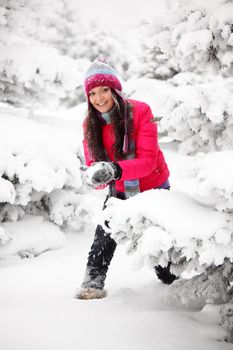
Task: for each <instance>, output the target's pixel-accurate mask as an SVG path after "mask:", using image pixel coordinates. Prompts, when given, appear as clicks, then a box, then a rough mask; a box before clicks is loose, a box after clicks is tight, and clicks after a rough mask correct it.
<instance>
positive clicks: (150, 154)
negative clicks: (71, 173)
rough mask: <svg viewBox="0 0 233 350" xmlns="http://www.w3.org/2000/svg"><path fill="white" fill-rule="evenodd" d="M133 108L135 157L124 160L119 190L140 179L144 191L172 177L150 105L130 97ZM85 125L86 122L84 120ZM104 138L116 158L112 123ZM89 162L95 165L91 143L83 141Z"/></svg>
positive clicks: (107, 147)
mask: <svg viewBox="0 0 233 350" xmlns="http://www.w3.org/2000/svg"><path fill="white" fill-rule="evenodd" d="M128 101H129V102H130V103H131V105H132V111H133V126H134V128H133V135H132V137H133V139H134V140H135V158H134V159H127V160H120V161H118V164H119V165H120V167H121V168H122V176H121V179H120V180H118V181H116V189H117V191H119V192H124V181H125V180H133V179H139V186H140V192H143V191H146V190H150V189H152V188H156V187H158V186H160V185H161V184H162V183H163V182H165V181H166V180H167V179H168V177H169V170H168V167H167V164H166V162H165V159H164V156H163V153H162V151H161V150H160V148H159V144H158V131H157V125H156V123H155V122H154V116H153V114H152V112H151V109H150V107H149V106H148V105H147V104H146V103H144V102H140V101H136V100H131V99H129V100H128ZM84 125H85V122H84ZM102 140H103V145H104V148H105V150H106V152H107V154H108V157H109V159H110V160H112V161H115V159H114V152H113V150H112V146H113V144H114V132H113V127H112V125H111V124H106V125H103V126H102ZM83 146H84V155H85V159H86V164H87V165H88V166H89V165H91V164H92V163H93V162H94V160H92V159H91V157H90V153H89V151H88V147H87V143H86V141H85V140H84V141H83Z"/></svg>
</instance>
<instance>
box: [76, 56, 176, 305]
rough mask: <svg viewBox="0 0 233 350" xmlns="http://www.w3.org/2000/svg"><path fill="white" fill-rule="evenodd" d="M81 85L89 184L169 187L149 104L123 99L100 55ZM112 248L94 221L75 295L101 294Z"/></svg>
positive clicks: (123, 194) (161, 272) (122, 191)
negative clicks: (83, 94)
mask: <svg viewBox="0 0 233 350" xmlns="http://www.w3.org/2000/svg"><path fill="white" fill-rule="evenodd" d="M84 88H85V92H86V96H87V100H88V113H87V117H86V119H85V122H84V142H83V145H84V154H85V159H86V164H87V165H88V166H90V168H89V169H88V170H87V179H88V180H87V181H88V182H89V184H90V185H91V186H93V187H94V188H98V187H101V186H103V185H104V186H105V185H109V195H108V196H107V199H108V198H109V197H111V196H115V197H117V198H120V199H127V198H129V197H131V196H134V195H136V194H137V193H139V192H143V191H146V190H150V189H154V188H163V189H169V188H170V185H169V181H168V177H169V170H168V167H167V164H166V162H165V160H164V156H163V153H162V151H161V150H160V148H159V145H158V138H157V126H156V123H155V120H154V117H153V115H152V112H151V109H150V107H149V106H148V105H147V104H146V103H143V102H139V101H136V100H131V99H125V97H124V95H123V94H122V86H121V83H120V81H119V79H118V78H117V75H116V72H115V71H114V69H113V68H112V67H111V66H110V65H109V64H107V63H106V62H105V61H103V60H100V59H96V60H95V61H94V62H93V64H92V65H91V67H90V68H89V69H88V71H87V73H86V75H85V82H84ZM107 199H106V200H107ZM105 202H106V201H105ZM115 248H116V242H115V241H114V240H113V239H112V238H111V236H110V234H108V233H106V232H105V231H104V229H103V227H102V226H100V225H98V226H97V228H96V232H95V237H94V242H93V244H92V246H91V250H90V253H89V256H88V262H87V267H86V273H85V278H84V281H83V283H82V287H81V289H80V290H79V292H78V294H77V298H79V299H98V298H103V297H104V296H106V291H105V290H104V284H105V278H106V273H107V270H108V266H109V264H110V262H111V259H112V257H113V254H114V251H115ZM155 269H156V273H157V275H158V277H159V278H160V279H162V280H163V282H164V283H172V282H173V280H174V279H175V278H176V277H175V276H174V275H172V274H171V273H170V271H169V266H168V267H167V268H162V267H161V266H158V267H156V268H155Z"/></svg>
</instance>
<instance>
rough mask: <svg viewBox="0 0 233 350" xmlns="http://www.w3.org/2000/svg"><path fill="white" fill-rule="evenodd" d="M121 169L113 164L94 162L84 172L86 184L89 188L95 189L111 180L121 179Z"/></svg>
mask: <svg viewBox="0 0 233 350" xmlns="http://www.w3.org/2000/svg"><path fill="white" fill-rule="evenodd" d="M121 174H122V169H121V167H120V166H119V164H117V163H113V162H96V163H93V164H92V165H91V166H90V167H89V168H88V169H87V171H86V175H87V179H86V182H87V184H88V185H89V186H92V187H97V186H100V185H105V184H108V183H109V182H111V181H112V180H119V179H120V178H121Z"/></svg>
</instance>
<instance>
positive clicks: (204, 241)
mask: <svg viewBox="0 0 233 350" xmlns="http://www.w3.org/2000/svg"><path fill="white" fill-rule="evenodd" d="M101 55H103V56H105V57H107V58H108V59H109V61H110V63H111V64H112V65H113V66H114V67H115V68H116V69H117V71H118V72H119V74H120V75H121V77H122V81H123V86H124V91H125V93H126V94H127V95H128V96H129V97H131V98H135V99H139V100H142V101H144V102H147V103H148V104H149V105H150V106H151V108H152V111H153V113H154V115H155V117H157V118H158V120H159V121H158V128H159V142H160V146H161V148H162V150H163V152H164V154H165V158H166V161H167V163H168V166H169V169H170V172H171V176H170V182H171V190H170V191H161V190H151V191H147V192H145V193H142V194H139V195H138V196H136V197H134V198H131V199H129V200H127V201H120V200H118V199H112V200H110V201H109V203H108V207H107V209H106V210H104V211H102V210H101V208H102V204H103V201H104V198H105V196H106V191H107V190H99V191H94V190H90V189H88V188H87V187H86V186H85V184H84V181H83V176H85V174H84V172H83V170H82V169H83V167H82V166H83V164H84V160H83V150H82V122H83V119H84V117H85V111H86V103H85V96H84V93H83V89H82V82H83V73H84V72H85V70H86V68H87V67H88V66H89V64H90V62H91V61H92V60H93V59H94V58H95V57H96V56H101ZM232 97H233V2H232V1H231V0H230V1H229V0H228V1H227V0H213V1H211V0H205V1H195V2H193V1H190V0H178V1H170V0H166V1H162V0H160V1H159V0H157V1H155V0H154V1H152V0H145V1H143V4H142V3H140V2H136V1H127V2H125V1H122V0H121V1H118V2H117V4H116V2H113V1H104V0H101V1H100V0H99V1H98V3H90V2H87V1H81V0H80V1H71V0H50V1H47V2H43V1H42V0H24V1H23V0H0V175H1V177H0V280H1V284H0V307H1V315H0V332H1V333H0V334H1V337H0V348H1V349H4V350H16V349H17V350H18V349H25V350H27V349H35V350H37V349H45V350H46V349H50V350H51V349H58V350H65V349H68V350H73V349H77V348H80V349H83V350H85V349H87V350H90V349H93V348H95V349H97V350H98V349H99V350H105V349H109V348H111V349H120V350H129V349H135V350H139V349H140V350H142V349H143V350H152V349H155V348H159V349H161V350H168V349H173V350H174V349H183V348H186V347H189V349H191V350H197V349H198V350H199V349H205V350H208V349H211V350H215V349H216V350H217V349H218V350H219V349H221V350H225V349H231V348H232V343H231V342H233V299H232V295H233V216H232V213H233V182H232V178H233V165H232V164H233V162H232V159H233V98H232ZM106 219H107V220H108V221H110V227H111V234H112V236H113V237H114V239H115V240H116V241H117V243H118V247H117V251H116V253H115V256H114V258H113V261H112V263H111V266H110V269H109V273H108V276H107V281H106V288H107V290H108V297H107V298H105V299H103V300H92V301H81V300H77V299H75V298H74V295H75V291H76V289H77V288H78V287H79V286H80V284H81V283H82V278H83V275H84V271H85V265H86V260H87V254H88V251H89V248H90V245H91V243H92V239H93V234H94V230H95V225H96V224H97V223H101V222H104V221H105V220H106ZM170 259H171V260H172V262H173V264H172V270H173V271H174V273H176V274H178V275H179V276H180V279H179V280H178V281H176V282H174V284H172V285H171V286H166V285H162V284H161V282H159V281H158V279H157V277H156V275H155V273H154V271H153V266H155V265H156V264H161V265H166V264H167V262H168V261H169V260H170Z"/></svg>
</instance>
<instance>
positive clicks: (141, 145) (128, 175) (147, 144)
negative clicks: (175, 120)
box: [118, 104, 159, 181]
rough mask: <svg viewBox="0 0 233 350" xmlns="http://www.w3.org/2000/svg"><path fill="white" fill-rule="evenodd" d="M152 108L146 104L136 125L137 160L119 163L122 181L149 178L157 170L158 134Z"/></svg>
mask: <svg viewBox="0 0 233 350" xmlns="http://www.w3.org/2000/svg"><path fill="white" fill-rule="evenodd" d="M153 118H154V117H153V114H152V112H151V109H150V107H149V106H148V105H147V104H144V107H143V109H142V111H141V112H140V114H139V117H138V122H137V124H138V125H135V123H134V128H135V130H134V136H135V158H133V159H129V160H122V161H119V162H118V164H119V165H120V167H121V168H122V176H121V180H122V181H124V180H133V179H139V178H141V177H144V176H147V175H149V174H151V173H152V172H153V171H155V170H156V168H157V164H158V153H159V146H158V132H157V125H156V123H155V122H154V121H153Z"/></svg>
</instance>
